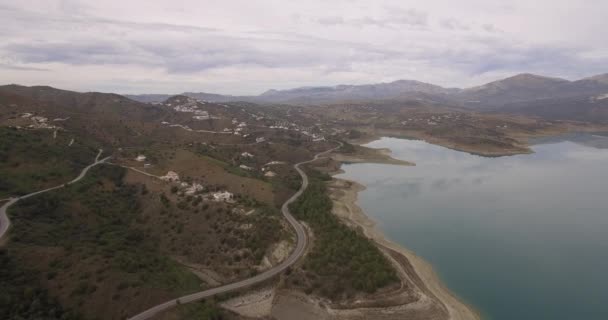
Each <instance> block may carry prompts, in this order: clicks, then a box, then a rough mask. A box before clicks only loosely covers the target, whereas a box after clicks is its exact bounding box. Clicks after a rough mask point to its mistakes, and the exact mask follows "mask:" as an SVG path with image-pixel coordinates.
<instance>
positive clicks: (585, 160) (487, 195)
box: [339, 135, 608, 320]
mask: <svg viewBox="0 0 608 320" xmlns="http://www.w3.org/2000/svg"><path fill="white" fill-rule="evenodd" d="M588 138H589V140H592V141H595V142H594V143H583V142H585V141H586V139H585V136H580V135H578V136H576V139H573V138H572V137H564V138H560V139H544V140H539V141H537V143H538V144H536V145H534V146H532V149H533V150H534V152H535V153H533V154H526V155H516V156H509V157H499V158H484V157H480V156H476V155H471V154H468V153H464V152H459V151H454V150H451V149H447V148H443V147H440V146H435V145H431V144H428V143H426V142H423V141H415V140H403V139H393V138H382V139H380V140H377V141H374V142H372V143H369V144H367V145H366V146H368V147H372V148H389V149H391V150H392V151H393V156H394V157H395V158H398V159H401V160H407V161H412V162H415V163H416V166H415V167H404V166H393V165H385V164H352V165H345V166H343V170H344V171H345V173H344V174H342V175H340V176H339V177H340V178H345V179H349V180H354V181H357V182H359V183H361V184H363V185H365V186H366V187H367V189H366V190H365V191H362V192H361V193H360V194H359V205H360V206H361V207H362V208H363V210H364V211H365V212H366V213H367V214H368V215H369V216H370V217H371V218H372V219H374V220H375V221H377V222H378V227H379V228H380V229H381V230H382V231H383V232H384V233H385V234H386V235H387V237H388V238H390V239H391V240H393V241H395V242H397V243H399V244H401V245H403V246H405V247H407V248H409V249H411V250H413V251H414V252H416V253H417V254H418V255H419V256H421V257H423V258H425V259H426V260H427V261H429V262H430V263H431V264H432V265H433V267H434V268H435V270H436V271H437V273H438V274H439V275H440V277H441V278H442V280H443V281H444V282H445V284H446V285H447V287H448V288H450V289H451V290H452V291H453V292H455V293H456V295H458V296H459V297H461V298H462V299H463V300H464V301H465V302H467V303H470V304H472V305H473V306H474V307H475V308H476V309H477V310H479V311H480V312H481V314H482V315H483V317H484V318H485V319H492V320H503V319H504V320H511V319H608V304H607V303H606V301H607V300H608V276H607V275H606V270H608V149H601V148H597V147H596V146H597V143H598V141H599V142H600V143H601V142H602V139H606V140H608V138H605V137H602V136H588ZM570 140H571V141H570Z"/></svg>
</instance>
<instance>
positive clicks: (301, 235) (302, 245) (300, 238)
mask: <svg viewBox="0 0 608 320" xmlns="http://www.w3.org/2000/svg"><path fill="white" fill-rule="evenodd" d="M338 143H339V144H340V145H339V146H337V147H335V148H332V149H329V150H327V151H324V152H321V153H319V154H317V155H315V157H314V158H313V159H312V160H308V161H304V162H300V163H297V164H295V165H294V168H295V169H296V170H297V171H298V173H299V174H300V176H301V177H302V185H301V186H300V189H299V190H298V192H296V193H295V194H294V195H293V196H291V198H289V199H288V200H287V201H285V203H283V206H282V207H281V212H282V213H283V216H284V217H285V219H287V221H288V222H289V224H290V225H291V226H292V227H293V229H294V230H295V232H296V237H297V243H296V247H295V249H294V250H293V251H292V252H291V254H290V255H289V257H288V258H287V259H285V260H283V262H281V263H280V264H278V265H277V266H275V267H273V268H271V269H268V270H266V271H264V272H262V273H260V274H258V275H256V276H254V277H252V278H247V279H244V280H241V281H238V282H233V283H230V284H227V285H223V286H220V287H216V288H212V289H208V290H204V291H200V292H197V293H193V294H189V295H186V296H183V297H180V298H177V299H173V300H169V301H167V302H164V303H161V304H159V305H156V306H154V307H152V308H150V309H148V310H146V311H144V312H142V313H140V314H138V315H135V316H133V317H131V318H129V320H144V319H149V318H151V317H153V316H154V315H156V314H157V313H159V312H161V311H164V310H167V309H169V308H172V307H175V306H177V305H179V304H184V303H189V302H194V301H199V300H202V299H205V298H209V297H212V296H214V295H217V294H221V293H226V292H230V291H234V290H238V289H242V288H246V287H249V286H252V285H254V284H257V283H260V282H263V281H266V280H268V279H270V278H272V277H274V276H276V275H277V274H279V273H281V272H283V271H284V270H285V269H287V268H288V267H289V266H291V265H293V264H294V263H295V262H296V261H298V259H299V258H300V257H302V255H303V254H304V251H305V249H306V245H307V244H308V235H307V234H306V231H305V230H304V227H302V225H301V224H300V223H299V222H298V221H297V220H296V218H294V217H293V215H292V214H291V212H289V205H290V204H291V203H292V202H294V201H296V200H297V199H298V197H300V195H302V193H304V191H305V190H306V188H307V187H308V176H307V175H306V173H305V172H304V170H302V169H301V168H300V166H301V165H304V164H307V163H310V162H313V161H315V160H317V159H319V158H320V157H322V156H323V155H325V154H328V153H330V152H333V151H335V150H337V149H339V148H340V147H342V143H341V142H338Z"/></svg>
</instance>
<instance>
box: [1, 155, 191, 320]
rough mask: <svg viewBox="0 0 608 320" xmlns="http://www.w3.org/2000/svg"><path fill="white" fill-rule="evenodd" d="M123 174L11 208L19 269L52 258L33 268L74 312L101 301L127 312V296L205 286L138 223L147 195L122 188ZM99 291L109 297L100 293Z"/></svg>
mask: <svg viewBox="0 0 608 320" xmlns="http://www.w3.org/2000/svg"><path fill="white" fill-rule="evenodd" d="M124 174H125V169H123V168H120V167H115V166H107V165H103V166H98V167H95V168H93V169H92V170H91V171H90V172H89V175H87V177H86V178H84V179H83V180H82V181H81V182H79V183H77V184H74V185H70V186H68V187H66V188H64V189H60V190H59V191H57V192H50V193H45V194H41V195H39V196H36V197H32V198H28V199H24V200H23V201H20V202H18V203H17V205H16V207H15V208H12V209H11V210H10V211H11V212H10V214H11V217H12V220H13V222H14V228H13V229H12V230H11V243H10V248H11V249H12V250H13V251H14V252H15V255H16V256H18V257H19V258H20V262H21V263H22V264H19V265H18V267H19V268H22V267H23V265H27V264H28V262H30V263H31V262H32V260H33V259H37V257H39V256H44V257H47V259H48V257H49V256H50V257H51V259H50V261H48V263H44V262H42V261H36V263H32V268H35V269H36V270H33V271H32V272H33V273H32V274H39V275H40V276H41V277H43V278H42V279H38V280H39V281H43V283H46V284H47V285H48V287H50V288H54V290H53V291H54V292H55V293H58V294H59V295H60V296H68V297H69V299H70V302H71V303H70V306H71V307H74V308H75V309H76V310H79V307H80V306H81V305H83V304H85V303H87V302H89V301H96V300H97V301H99V302H101V303H103V301H105V303H113V305H115V306H116V310H117V311H116V312H121V308H124V309H128V308H129V305H128V301H126V300H120V298H121V296H130V299H133V295H135V296H137V295H139V294H140V292H145V291H146V290H150V289H154V290H159V289H160V290H164V292H167V293H169V294H171V295H174V294H182V293H187V292H192V291H194V290H196V289H198V288H199V280H198V279H197V278H196V277H195V276H194V275H192V274H191V273H190V272H188V271H187V270H185V269H183V268H182V267H180V266H179V265H178V264H177V263H175V262H173V261H172V260H170V259H169V258H167V257H165V256H163V255H162V254H161V252H160V250H159V240H158V239H157V238H156V236H155V235H154V234H152V233H150V232H149V230H146V229H144V228H142V227H141V226H139V225H138V224H137V223H136V222H137V220H138V219H139V218H140V217H141V206H140V204H139V201H137V199H138V198H137V195H138V194H140V190H141V189H140V188H138V187H136V186H133V185H128V184H124V183H123V182H122V180H123V176H124ZM34 261H35V260H34ZM43 261H44V260H43ZM8 281H9V282H10V285H11V286H13V287H16V288H19V287H21V290H25V289H26V288H24V287H23V285H22V284H20V283H15V282H11V280H10V279H8ZM108 286H109V287H108ZM98 289H99V290H98ZM99 291H102V292H105V295H104V294H103V293H99V294H96V293H97V292H99ZM108 292H112V294H110V295H109V296H108ZM85 297H86V300H85ZM108 299H112V300H113V301H112V302H110V301H106V300H108ZM117 301H125V303H124V304H120V303H119V302H117ZM72 303H74V304H75V305H72ZM81 311H84V310H81ZM113 311H115V310H113ZM109 313H111V312H109ZM85 315H86V314H85ZM123 315H124V314H122V313H121V314H114V317H116V318H117V317H122V316H123ZM107 318H113V317H112V316H108V317H107Z"/></svg>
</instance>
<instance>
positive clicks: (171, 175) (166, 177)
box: [160, 171, 179, 181]
mask: <svg viewBox="0 0 608 320" xmlns="http://www.w3.org/2000/svg"><path fill="white" fill-rule="evenodd" d="M160 179H161V180H163V181H179V175H178V174H177V173H176V172H173V171H169V172H167V174H166V175H164V176H162V177H160Z"/></svg>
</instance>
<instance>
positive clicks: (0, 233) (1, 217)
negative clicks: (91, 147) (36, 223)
mask: <svg viewBox="0 0 608 320" xmlns="http://www.w3.org/2000/svg"><path fill="white" fill-rule="evenodd" d="M102 152H103V150H102V149H99V153H97V156H96V157H95V162H93V163H92V164H90V165H88V166H86V167H85V168H84V169H82V171H81V172H80V174H79V175H78V176H77V177H76V178H74V179H73V180H72V181H70V182H67V183H64V184H61V185H58V186H55V187H52V188H48V189H44V190H40V191H36V192H32V193H30V194H26V195H24V196H21V197H16V198H10V199H9V201H8V202H7V203H5V204H4V205H3V206H2V207H0V240H2V238H4V235H5V234H6V232H7V231H8V228H9V227H10V226H11V221H10V219H9V218H8V215H7V213H6V210H8V208H9V207H10V206H12V205H13V204H15V203H16V202H17V201H19V200H22V199H27V198H29V197H33V196H35V195H39V194H41V193H45V192H49V191H52V190H55V189H59V188H63V187H65V186H67V185H70V184H72V183H76V182H78V181H80V180H81V179H82V178H84V176H85V175H86V174H87V172H89V169H91V168H92V167H94V166H96V165H98V164H100V163H103V162H105V161H106V160H108V159H110V157H106V158H103V159H101V160H99V157H100V156H101V153H102Z"/></svg>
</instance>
